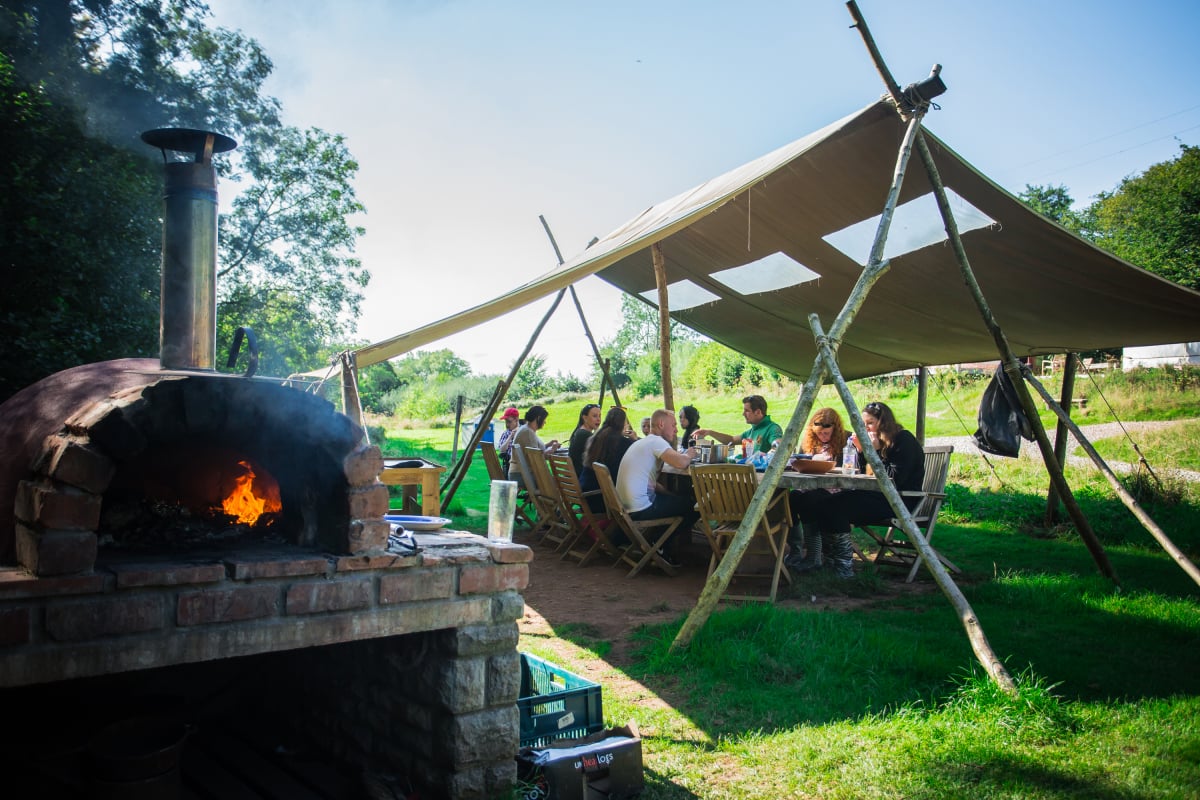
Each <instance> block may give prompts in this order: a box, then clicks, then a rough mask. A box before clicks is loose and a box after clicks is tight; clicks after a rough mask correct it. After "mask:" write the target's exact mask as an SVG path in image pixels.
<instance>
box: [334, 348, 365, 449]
mask: <svg viewBox="0 0 1200 800" xmlns="http://www.w3.org/2000/svg"><path fill="white" fill-rule="evenodd" d="M341 361H342V413H344V414H345V415H346V416H347V417H349V418H350V419H351V420H352V421H353V422H354V424H355V425H357V426H359V427H360V428H362V429H363V439H364V440H366V441H370V439H369V437H368V436H367V426H366V423H365V422H363V410H362V401H361V400H359V397H358V364H356V363H355V359H354V353H352V352H350V351H346V352H344V353H342V354H341Z"/></svg>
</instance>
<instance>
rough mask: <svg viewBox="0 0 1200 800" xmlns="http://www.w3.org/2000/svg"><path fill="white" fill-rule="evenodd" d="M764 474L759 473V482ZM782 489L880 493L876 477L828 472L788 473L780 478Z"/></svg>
mask: <svg viewBox="0 0 1200 800" xmlns="http://www.w3.org/2000/svg"><path fill="white" fill-rule="evenodd" d="M762 476H763V473H761V472H760V473H758V480H759V482H761V481H762ZM779 488H780V489H799V490H800V491H804V490H805V489H874V490H876V491H878V489H879V484H878V483H877V482H876V481H875V476H874V475H863V474H862V473H861V472H860V473H859V474H857V475H843V474H842V473H840V472H826V473H823V474H820V475H817V474H813V473H804V472H787V471H785V472H784V473H783V474H782V475H781V476H779Z"/></svg>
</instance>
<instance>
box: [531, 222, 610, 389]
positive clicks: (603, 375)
mask: <svg viewBox="0 0 1200 800" xmlns="http://www.w3.org/2000/svg"><path fill="white" fill-rule="evenodd" d="M538 219H540V220H541V221H542V227H543V228H545V229H546V236H548V237H549V238H550V246H551V247H553V248H554V257H555V258H557V259H558V265H559V266H560V267H561V266H562V265H563V257H562V251H561V250H559V249H558V240H557V239H555V238H554V231H552V230H550V223H548V222H546V217H545V215H543V214H538ZM594 241H595V240H594V239H593V240H592V242H594ZM588 246H589V247H591V243H590V242H589V243H588ZM567 288H568V289H570V290H571V300H572V301H573V302H574V303H575V310H576V311H578V312H579V321H580V322H581V323H583V333H584V335H585V336H587V340H588V343H589V344H590V345H591V346H592V355H594V356H595V357H596V365H597V366H598V367H599V368H600V405H604V384H605V382H606V381H607V382H608V385H609V386H610V387H612V396H613V405H615V406H619V405H621V398H619V397H617V384H616V383H615V382H614V381H613V379H612V376H611V375H609V374H608V361H607V360H605V359H604V358H602V357H601V356H600V348H599V347H597V346H596V339H595V337H593V336H592V329H591V327H589V326H588V321H587V317H585V316H584V315H583V305H582V304H580V302H579V295H578V294H576V293H575V284H571V285H570V286H568V287H567Z"/></svg>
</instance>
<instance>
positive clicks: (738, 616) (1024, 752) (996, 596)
mask: <svg viewBox="0 0 1200 800" xmlns="http://www.w3.org/2000/svg"><path fill="white" fill-rule="evenodd" d="M1110 381H1111V382H1108V383H1103V384H1099V388H1095V387H1094V388H1093V390H1092V394H1090V395H1089V400H1088V404H1087V407H1086V408H1085V409H1083V419H1082V420H1081V421H1082V422H1083V423H1084V424H1090V423H1094V422H1102V421H1108V420H1110V419H1111V418H1112V417H1111V413H1110V412H1109V411H1108V406H1109V405H1110V404H1111V405H1112V406H1113V407H1114V408H1118V407H1120V408H1123V409H1125V410H1123V411H1121V412H1120V414H1121V418H1122V419H1123V420H1126V421H1133V420H1136V419H1158V420H1180V421H1179V422H1176V423H1173V424H1171V425H1170V426H1169V427H1168V428H1166V429H1164V430H1162V431H1158V432H1155V435H1154V436H1152V437H1151V436H1147V437H1145V438H1144V439H1143V440H1141V441H1140V442H1139V446H1140V448H1141V450H1142V452H1143V454H1144V455H1145V456H1146V457H1147V459H1148V460H1149V461H1150V462H1151V463H1152V464H1153V465H1154V466H1155V469H1156V472H1158V473H1159V474H1160V475H1161V476H1163V477H1164V478H1165V486H1164V487H1163V488H1160V489H1155V487H1154V486H1147V485H1146V483H1147V482H1146V481H1145V480H1142V481H1141V483H1140V484H1139V483H1138V481H1137V479H1135V478H1126V479H1125V480H1127V481H1129V484H1130V485H1131V486H1136V487H1137V488H1139V490H1140V491H1142V495H1141V498H1142V499H1141V502H1142V503H1143V505H1144V506H1145V508H1146V509H1147V510H1148V511H1149V513H1150V514H1151V515H1152V516H1153V517H1154V519H1155V520H1156V521H1157V522H1158V523H1159V524H1160V525H1161V526H1162V528H1163V529H1164V530H1165V531H1166V532H1167V533H1168V535H1170V536H1171V537H1172V539H1173V540H1174V541H1175V543H1176V544H1177V545H1179V546H1180V547H1181V548H1182V549H1183V551H1184V552H1185V553H1186V554H1187V556H1188V557H1189V558H1190V559H1192V560H1193V561H1195V560H1197V558H1200V497H1198V496H1197V491H1196V488H1195V485H1194V484H1191V483H1188V482H1187V481H1184V480H1182V479H1181V478H1178V477H1173V475H1174V473H1173V470H1174V469H1176V468H1181V469H1188V468H1192V469H1194V468H1195V463H1196V462H1195V453H1197V452H1200V448H1198V447H1197V444H1198V442H1197V438H1198V437H1197V434H1198V432H1200V425H1198V424H1197V423H1195V422H1192V421H1188V419H1187V418H1189V417H1191V416H1196V415H1197V414H1196V408H1195V405H1196V402H1197V401H1196V392H1195V391H1194V388H1192V387H1190V386H1185V387H1184V388H1182V389H1179V390H1171V389H1169V388H1167V389H1163V387H1162V386H1161V385H1156V386H1153V387H1150V388H1146V387H1145V386H1141V387H1139V386H1133V387H1132V388H1131V387H1130V385H1129V382H1128V381H1120V380H1111V379H1110ZM981 389H982V383H965V384H963V385H959V386H956V387H954V388H953V389H949V390H948V391H947V393H946V394H947V397H948V400H946V399H936V400H935V398H941V395H940V393H938V392H937V390H936V389H933V390H932V393H931V399H930V414H929V428H928V435H931V436H937V435H965V434H966V433H969V432H970V431H964V425H963V424H962V423H960V422H958V418H959V417H962V418H963V419H965V420H966V426H967V427H970V428H971V429H972V430H973V428H974V423H973V421H974V407H975V405H977V403H978V394H979V392H980V391H981ZM825 391H826V392H828V389H826V390H825ZM1051 391H1052V392H1054V393H1055V394H1057V391H1058V390H1057V387H1054V388H1052V389H1051ZM1100 391H1103V393H1104V395H1105V399H1104V401H1101V399H1100V397H1099V392H1100ZM855 393H856V397H861V398H863V402H865V400H866V399H876V398H879V399H883V400H885V401H886V402H888V403H889V404H891V405H892V406H893V407H894V408H895V409H897V411H898V413H899V415H900V416H901V419H902V421H904V422H905V424H906V425H911V424H912V422H911V415H912V413H913V411H912V410H913V408H915V391H913V390H911V388H908V387H903V386H887V385H864V383H862V382H860V384H859V385H857V386H856V387H855ZM1139 393H1141V394H1140V396H1139ZM825 397H829V395H823V398H825ZM768 400H769V402H770V405H771V410H772V411H773V412H774V415H775V417H776V419H777V420H778V421H780V422H781V423H786V417H787V415H788V414H789V413H790V410H791V408H792V407H793V406H794V403H795V397H794V396H791V397H788V396H785V395H784V394H782V393H775V394H769V395H768ZM739 401H740V397H728V398H721V397H706V398H686V399H680V400H678V401H677V402H679V403H680V404H682V403H683V402H694V403H695V404H696V405H697V406H698V407H699V408H700V411H701V415H702V420H701V424H702V425H705V426H710V427H715V428H718V429H722V430H727V431H735V430H740V429H741V428H740V427H739V426H741V425H742V421H741V415H740V402H739ZM582 402H584V401H583V400H580V401H578V404H582ZM578 404H576V403H574V402H572V403H562V404H557V405H556V406H555V407H553V408H552V414H551V417H550V424H549V426H548V430H547V434H548V435H549V436H557V437H559V438H565V437H562V436H560V434H561V433H563V432H569V431H568V429H569V426H570V425H571V424H572V423H573V422H574V416H575V414H574V411H573V410H571V409H573V408H576V407H578ZM820 404H821V403H818V405H820ZM828 404H830V405H836V404H835V403H832V402H830V403H828ZM655 406H656V402H655V401H654V400H650V401H648V402H645V403H639V402H635V403H631V404H630V409H631V411H630V413H631V416H634V417H635V418H640V416H641V415H643V414H644V412H645V411H647V410H649V409H652V408H654V407H655ZM1047 421H1048V420H1047ZM389 434H390V435H389V436H388V438H387V440H386V441H385V442H384V444H383V446H384V448H385V450H387V451H388V452H389V453H391V454H395V455H425V456H426V457H429V458H432V459H433V460H435V461H440V462H442V463H448V461H449V457H450V452H449V450H450V448H449V442H450V441H451V437H452V432H451V431H450V430H448V429H440V430H436V429H431V430H400V429H393V430H391V431H390V432H389ZM1098 447H1099V448H1100V449H1101V450H1102V451H1104V452H1109V453H1110V454H1113V455H1115V456H1118V457H1119V455H1120V454H1122V453H1123V452H1124V451H1122V450H1121V448H1123V447H1128V445H1127V444H1126V443H1124V442H1123V441H1120V440H1117V441H1111V442H1100V443H1098ZM1067 478H1068V481H1069V482H1070V484H1071V486H1072V488H1073V490H1074V492H1075V493H1076V496H1077V497H1078V499H1079V502H1080V505H1081V506H1082V508H1083V509H1084V511H1085V513H1086V514H1087V515H1088V518H1089V520H1090V521H1091V523H1092V525H1093V527H1094V528H1095V530H1096V532H1097V535H1098V536H1099V537H1100V539H1101V541H1102V543H1103V546H1104V548H1105V550H1106V553H1107V555H1108V556H1109V558H1110V559H1111V561H1112V564H1113V566H1114V568H1115V570H1116V573H1117V575H1118V577H1119V579H1120V587H1119V588H1118V587H1117V586H1115V585H1114V584H1113V583H1112V582H1110V581H1108V580H1106V579H1104V578H1102V577H1101V576H1100V574H1099V573H1098V570H1097V568H1096V565H1095V564H1094V562H1093V561H1092V558H1091V557H1090V555H1089V553H1088V551H1087V549H1086V548H1085V547H1084V546H1083V545H1082V544H1081V543H1080V541H1079V539H1078V537H1077V536H1076V535H1075V533H1074V532H1073V530H1072V529H1071V528H1070V526H1069V525H1058V526H1053V527H1050V528H1046V527H1044V526H1043V524H1042V519H1043V514H1044V511H1045V487H1046V484H1047V480H1046V478H1045V475H1044V471H1043V470H1042V468H1041V466H1040V464H1038V463H1036V462H1034V461H1030V460H1029V459H996V458H993V459H989V460H988V461H984V460H983V459H981V458H978V457H967V456H959V455H956V456H955V458H954V460H953V462H952V472H951V477H950V483H949V485H948V488H947V494H948V498H947V502H946V504H945V506H944V507H943V511H942V515H941V518H940V519H941V522H940V524H939V526H938V532H937V539H938V546H939V548H940V549H942V550H943V552H946V553H949V554H953V558H954V560H955V561H956V562H957V563H958V564H959V565H960V566H962V567H963V569H964V572H965V574H964V575H963V576H962V577H961V578H960V579H959V586H960V588H961V589H962V591H963V593H964V594H965V595H966V597H967V599H968V601H969V602H970V604H971V606H972V608H973V610H974V612H975V614H976V615H977V616H978V618H979V620H980V623H981V625H982V627H983V629H984V630H985V631H986V633H987V635H988V637H989V640H990V642H991V644H992V647H993V648H994V649H995V651H996V652H997V653H998V654H999V655H1000V657H1001V658H1002V659H1004V661H1005V664H1006V667H1007V669H1008V670H1009V672H1010V673H1011V674H1013V675H1014V677H1016V678H1017V680H1018V685H1019V695H1018V697H1016V698H1011V697H1008V696H1006V695H1004V694H1003V693H1001V692H1000V691H998V690H997V689H996V688H995V686H994V685H993V684H992V683H991V682H990V681H989V680H987V679H986V677H984V676H983V674H982V670H981V669H980V667H979V666H978V664H977V663H976V662H975V660H974V657H973V655H972V653H971V650H970V647H969V646H968V643H967V640H966V637H965V635H964V633H963V628H962V625H961V623H960V622H959V620H958V619H957V618H956V616H955V614H954V612H953V610H952V609H951V607H950V606H949V604H948V603H947V601H946V599H945V598H944V597H943V596H942V595H941V594H940V593H939V592H937V591H930V592H925V593H916V594H913V593H901V592H898V591H897V590H896V583H897V581H898V580H899V578H898V577H897V576H896V575H895V574H893V573H885V572H876V571H875V570H874V569H873V568H872V567H870V566H867V567H866V568H865V569H863V570H862V571H861V572H860V574H859V576H858V577H857V578H856V579H855V580H853V581H849V582H840V581H837V580H835V579H832V578H829V577H826V576H824V575H818V576H816V577H806V578H804V579H802V580H798V581H797V586H796V587H794V588H793V589H792V590H791V591H792V592H793V593H794V594H795V596H796V597H799V598H802V600H801V602H799V603H796V602H784V603H781V604H780V605H778V606H776V607H765V606H760V605H753V606H726V605H723V606H722V607H721V609H720V610H719V611H718V612H717V613H716V614H714V615H713V616H712V617H711V618H710V620H709V621H708V624H707V625H706V627H705V628H704V629H703V630H702V632H701V634H700V635H699V636H698V637H697V639H696V640H695V641H694V642H693V643H692V645H691V647H690V648H689V649H688V650H687V651H685V652H682V653H678V654H669V653H668V652H667V648H668V645H669V644H670V642H671V641H672V639H673V637H674V635H675V633H676V631H677V630H678V628H679V625H680V624H681V623H682V615H681V616H680V618H679V619H677V620H676V621H675V622H673V623H670V624H667V625H663V626H647V627H643V628H640V629H638V630H636V631H635V632H634V634H633V635H634V637H635V651H634V652H635V657H634V659H633V663H632V664H628V665H625V666H622V667H616V666H614V665H612V664H609V663H608V662H606V661H605V654H606V653H607V652H608V651H609V650H610V649H611V646H612V642H607V641H604V640H603V639H600V638H597V636H596V632H595V631H594V630H593V629H592V628H590V627H589V626H588V625H585V624H574V625H567V626H563V627H562V629H558V630H555V631H554V634H553V636H550V637H524V638H523V639H522V642H521V647H522V649H525V650H529V651H530V652H534V653H536V654H538V655H542V656H543V657H546V658H549V659H551V660H553V661H556V662H558V663H561V664H563V665H564V666H566V667H568V668H574V669H577V670H582V669H583V668H584V666H585V665H590V666H592V667H593V668H594V667H595V666H596V665H601V666H602V669H601V675H602V676H606V677H605V678H602V682H603V681H604V680H606V679H607V680H608V681H609V682H610V684H614V685H616V686H619V687H620V689H619V690H618V689H616V688H614V687H613V686H612V685H606V688H605V693H604V708H605V716H606V719H607V721H608V722H610V723H613V724H620V723H623V722H625V721H626V720H629V719H634V720H636V721H637V722H638V723H639V725H640V726H641V729H642V732H643V735H644V737H645V739H644V743H643V746H644V762H645V774H646V780H647V789H646V792H645V793H644V794H643V797H645V798H648V799H649V800H657V799H658V798H671V799H672V800H674V799H675V798H678V799H679V800H684V799H685V798H764V800H765V799H766V798H783V797H787V798H791V797H814V798H944V797H972V798H1081V799H1082V798H1121V799H1124V798H1138V799H1139V800H1140V799H1141V798H1181V799H1182V798H1195V797H1200V671H1198V670H1197V669H1196V664H1198V663H1200V589H1198V588H1197V586H1196V585H1195V583H1193V582H1192V581H1191V580H1190V578H1189V577H1188V576H1187V575H1186V574H1185V573H1184V572H1183V570H1181V569H1180V568H1179V567H1178V565H1176V564H1175V563H1174V562H1173V561H1172V560H1171V559H1170V558H1169V557H1168V556H1166V555H1165V554H1164V553H1163V552H1162V550H1161V548H1160V547H1159V546H1158V544H1157V543H1156V542H1155V541H1154V540H1153V539H1152V537H1151V536H1150V535H1149V534H1148V533H1147V532H1146V531H1145V530H1144V529H1143V528H1142V527H1141V525H1140V524H1139V523H1138V522H1137V521H1136V519H1134V518H1133V516H1132V515H1131V514H1130V513H1129V511H1128V510H1126V509H1125V508H1124V506H1122V505H1121V504H1120V503H1119V502H1118V501H1117V500H1116V499H1115V497H1114V495H1113V492H1112V490H1111V488H1110V487H1109V486H1108V484H1107V483H1106V482H1105V481H1104V480H1103V479H1102V478H1101V477H1100V476H1099V474H1098V473H1097V471H1096V470H1095V469H1094V468H1092V467H1090V466H1086V467H1078V466H1069V467H1068V469H1067ZM486 507H487V481H486V476H485V475H484V473H483V469H482V465H481V464H478V463H476V464H473V465H472V467H471V469H470V472H469V476H468V478H467V480H466V481H465V482H464V484H463V486H462V488H460V490H459V491H458V493H457V495H456V496H455V499H454V501H453V503H452V504H451V505H450V507H449V509H448V515H449V516H451V517H453V518H454V520H455V524H456V525H458V526H460V527H462V528H465V529H470V530H476V531H481V530H482V529H483V523H484V520H485V518H486ZM534 569H535V571H536V566H535V567H534ZM921 579H922V580H925V581H929V578H928V576H923V577H922V578H921ZM614 580H618V581H619V580H620V579H619V578H616V579H614ZM628 586H629V588H628V590H629V591H637V590H638V585H637V582H636V581H634V582H631V583H630V584H629V585H628ZM810 598H814V599H816V602H811V601H810ZM839 600H843V601H844V600H854V601H855V602H854V603H853V607H854V610H853V611H849V612H845V611H838V610H836V609H837V608H838V607H839V602H838V601H839ZM654 602H655V599H654V598H652V597H648V598H646V604H647V606H648V607H649V606H651V605H652V604H653V603H654ZM841 605H842V606H844V605H845V603H841ZM618 678H619V680H618ZM629 687H634V688H629ZM648 697H657V698H661V699H662V700H665V701H666V702H665V703H657V702H656V703H647V698H648Z"/></svg>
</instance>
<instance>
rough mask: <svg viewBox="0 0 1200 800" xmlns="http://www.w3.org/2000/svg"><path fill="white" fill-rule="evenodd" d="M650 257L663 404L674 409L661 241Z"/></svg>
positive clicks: (664, 264)
mask: <svg viewBox="0 0 1200 800" xmlns="http://www.w3.org/2000/svg"><path fill="white" fill-rule="evenodd" d="M650 258H651V260H653V262H654V283H655V285H656V286H657V287H658V353H659V372H660V374H661V375H662V390H663V406H665V407H666V408H668V409H670V410H671V411H674V410H675V391H674V389H673V388H672V384H671V309H670V308H668V306H667V260H666V259H665V258H664V257H663V252H662V245H661V244H660V243H659V242H655V243H654V244H652V245H650Z"/></svg>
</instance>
